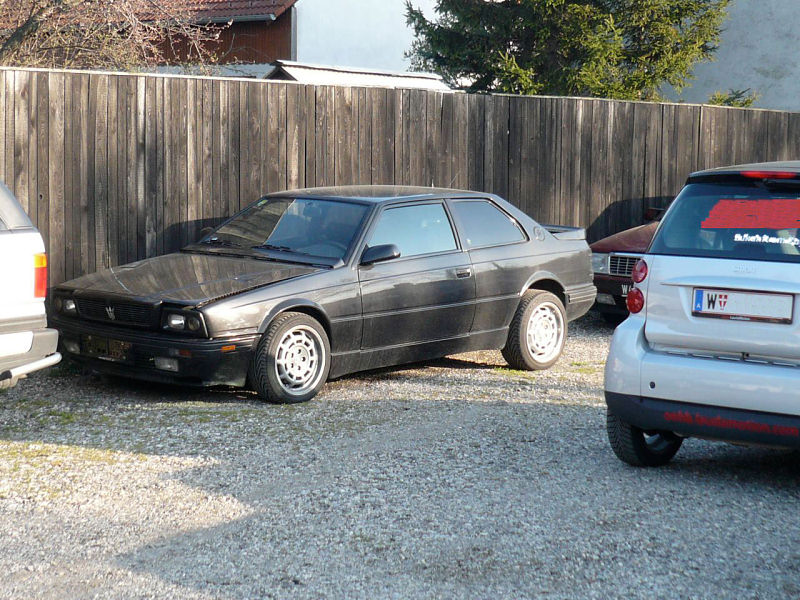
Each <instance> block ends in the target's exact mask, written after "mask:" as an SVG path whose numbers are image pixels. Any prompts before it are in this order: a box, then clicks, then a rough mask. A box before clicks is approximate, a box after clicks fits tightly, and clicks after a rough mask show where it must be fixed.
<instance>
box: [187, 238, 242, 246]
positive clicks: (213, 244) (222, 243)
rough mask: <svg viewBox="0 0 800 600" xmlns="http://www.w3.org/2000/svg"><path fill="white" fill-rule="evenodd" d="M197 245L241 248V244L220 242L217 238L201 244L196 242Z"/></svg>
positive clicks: (228, 241) (226, 241) (227, 241)
mask: <svg viewBox="0 0 800 600" xmlns="http://www.w3.org/2000/svg"><path fill="white" fill-rule="evenodd" d="M197 243H198V244H206V245H208V246H223V247H225V248H241V247H242V245H241V244H237V243H236V242H232V241H230V240H221V239H219V238H208V239H207V240H203V241H202V242H197Z"/></svg>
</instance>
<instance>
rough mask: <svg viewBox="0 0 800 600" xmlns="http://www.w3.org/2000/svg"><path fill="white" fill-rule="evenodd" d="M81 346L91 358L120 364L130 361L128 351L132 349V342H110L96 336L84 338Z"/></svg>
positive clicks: (85, 336)
mask: <svg viewBox="0 0 800 600" xmlns="http://www.w3.org/2000/svg"><path fill="white" fill-rule="evenodd" d="M81 345H82V346H83V351H84V352H85V353H86V354H88V355H89V356H94V357H95V358H100V359H102V360H113V361H119V362H124V361H126V360H128V350H130V347H131V344H130V342H122V341H119V340H110V339H108V338H104V337H97V336H94V335H84V336H82V337H81Z"/></svg>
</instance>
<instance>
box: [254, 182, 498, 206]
mask: <svg viewBox="0 0 800 600" xmlns="http://www.w3.org/2000/svg"><path fill="white" fill-rule="evenodd" d="M490 196H492V194H483V193H480V192H471V191H467V190H454V189H449V188H434V187H416V186H404V185H343V186H335V187H318V188H305V189H299V190H286V191H283V192H275V193H272V194H268V195H267V197H268V198H286V197H290V198H297V197H303V198H321V199H322V198H324V199H330V200H357V201H359V202H366V203H372V204H380V203H384V202H394V201H397V200H408V201H415V200H419V201H423V200H431V199H435V198H487V197H490Z"/></svg>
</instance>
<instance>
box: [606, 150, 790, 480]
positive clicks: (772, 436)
mask: <svg viewBox="0 0 800 600" xmlns="http://www.w3.org/2000/svg"><path fill="white" fill-rule="evenodd" d="M799 238H800V161H795V162H783V163H761V164H752V165H740V166H734V167H725V168H720V169H713V170H708V171H702V172H698V173H693V174H692V175H691V176H690V177H689V179H688V181H687V184H686V186H685V187H684V189H683V190H682V191H681V193H680V194H679V195H678V197H677V198H676V199H675V201H674V202H673V204H672V206H671V207H670V208H669V210H668V211H667V213H666V215H665V216H664V219H663V220H662V222H661V223H660V225H659V227H658V230H657V231H656V234H655V237H654V238H653V241H652V242H651V244H650V247H649V248H648V250H647V252H646V253H645V255H644V257H643V258H642V260H640V261H639V262H638V263H637V264H636V266H635V267H634V271H633V280H634V282H635V287H634V289H633V290H631V292H630V293H629V294H628V297H627V305H628V309H629V310H630V312H631V315H630V317H629V318H628V319H627V320H626V321H625V322H624V323H622V324H621V325H620V326H619V327H618V328H617V330H616V331H615V333H614V337H613V340H612V342H611V350H610V354H609V357H608V362H607V364H606V371H605V397H606V404H607V405H608V413H607V419H608V421H607V426H608V437H609V441H610V443H611V447H612V448H613V450H614V452H615V453H616V454H617V456H618V457H619V458H620V459H621V460H623V461H625V462H627V463H630V464H632V465H637V466H658V465H663V464H665V463H667V462H668V461H669V460H670V459H672V457H673V456H674V455H675V453H676V452H677V451H678V449H679V448H680V446H681V443H682V441H683V439H684V438H686V437H690V436H696V437H702V438H708V439H716V440H724V441H731V442H737V443H745V444H758V445H769V446H779V447H793V448H797V447H800V343H798V341H800V302H798V301H797V299H798V297H800V239H799Z"/></svg>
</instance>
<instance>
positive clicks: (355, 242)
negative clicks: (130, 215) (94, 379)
mask: <svg viewBox="0 0 800 600" xmlns="http://www.w3.org/2000/svg"><path fill="white" fill-rule="evenodd" d="M551 229H552V231H550V230H548V229H547V228H545V227H543V226H541V225H539V224H538V223H536V222H535V221H533V220H532V219H531V218H529V217H528V216H526V215H525V214H524V213H522V212H521V211H519V210H518V209H516V208H514V207H513V206H511V205H510V204H508V203H507V202H505V201H504V200H502V199H500V198H498V197H496V196H492V195H489V194H478V193H473V192H463V191H454V190H441V189H431V188H405V187H392V186H362V187H344V188H317V189H307V190H296V191H291V192H282V193H277V194H271V195H269V196H265V197H264V198H262V199H261V200H259V201H258V202H256V203H254V204H252V205H251V206H249V207H248V208H246V209H245V210H243V211H242V212H240V213H239V214H237V215H235V216H234V217H232V218H231V219H230V220H229V221H227V222H226V223H224V224H223V225H221V226H220V227H219V228H217V229H216V230H215V231H214V232H212V233H211V234H209V235H207V236H206V237H205V238H203V239H202V240H200V241H199V242H198V243H196V244H191V245H189V246H187V247H186V248H184V249H183V250H182V251H181V252H179V253H174V254H169V255H166V256H160V257H156V258H152V259H148V260H144V261H140V262H137V263H132V264H128V265H124V266H121V267H115V268H112V269H108V270H105V271H101V272H98V273H94V274H91V275H87V276H84V277H81V278H78V279H75V280H73V281H70V282H67V283H65V284H62V285H60V286H59V287H58V289H57V290H56V291H55V302H56V306H57V308H58V312H57V313H56V314H55V315H54V317H53V323H55V324H56V326H57V327H58V329H59V330H60V331H61V333H62V336H63V343H62V348H63V350H64V352H65V353H66V354H67V355H69V356H71V357H73V358H75V359H78V360H80V361H83V362H85V363H86V364H88V365H90V366H91V367H93V368H95V369H98V370H101V371H105V372H111V373H116V374H119V375H124V376H129V377H137V378H143V379H150V380H156V381H168V382H176V383H184V384H192V385H214V384H228V385H236V386H242V385H245V383H246V382H248V381H249V383H250V384H251V385H253V386H254V387H255V388H256V389H257V390H258V391H259V394H260V395H262V396H263V397H264V398H265V399H270V400H277V401H284V402H294V401H303V400H307V399H309V398H310V397H312V396H313V395H314V394H316V393H317V391H318V390H319V389H320V387H321V385H322V384H324V382H325V380H327V379H329V378H333V377H339V376H342V375H345V374H347V373H353V372H356V371H361V370H365V369H374V368H377V367H383V366H387V365H395V364H402V363H407V362H413V361H420V360H425V359H430V358H434V357H441V356H444V355H447V354H452V353H457V352H463V351H468V350H475V349H484V348H504V347H508V346H509V338H510V337H512V338H514V339H515V340H517V341H516V342H513V341H512V344H511V346H513V347H511V348H510V349H508V350H507V351H506V353H507V354H508V355H509V357H510V361H511V362H512V363H513V364H515V365H516V366H518V367H519V368H546V367H547V366H549V365H550V364H552V362H554V361H555V360H556V359H557V358H558V355H559V354H560V352H561V348H563V343H564V338H565V336H566V322H567V321H569V320H571V319H575V318H577V317H579V316H581V315H583V314H584V313H585V312H586V311H587V310H588V309H589V307H590V306H591V304H592V302H593V301H594V296H595V288H594V286H593V284H592V280H591V269H590V251H589V247H588V245H587V244H586V242H585V239H584V238H585V233H584V231H583V230H582V229H577V228H551ZM500 232H502V235H501V233H500ZM533 296H535V298H533ZM521 304H524V307H523V308H524V310H523V312H524V315H522V316H518V315H517V313H518V311H519V310H520V307H521ZM515 317H516V320H515ZM522 318H524V319H527V320H526V321H525V322H524V323H521V322H520V320H521V319H522ZM531 324H532V325H531ZM510 332H511V333H510ZM537 332H538V333H539V334H541V335H539V337H538V338H537V337H536V335H537ZM525 336H528V337H525ZM537 344H538V346H537Z"/></svg>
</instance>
